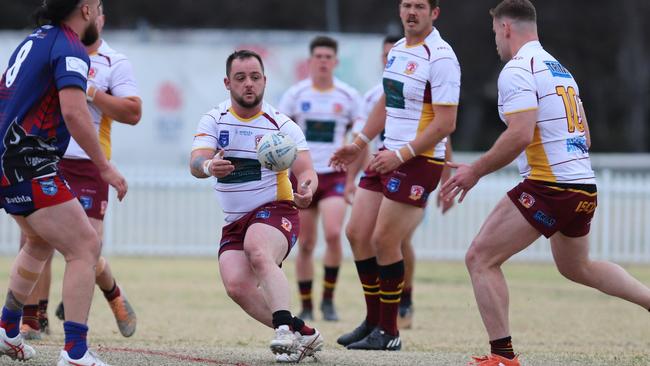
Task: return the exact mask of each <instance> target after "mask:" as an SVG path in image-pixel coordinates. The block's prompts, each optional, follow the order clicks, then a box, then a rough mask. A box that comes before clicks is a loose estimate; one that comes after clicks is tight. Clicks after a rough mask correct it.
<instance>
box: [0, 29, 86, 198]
mask: <svg viewBox="0 0 650 366" xmlns="http://www.w3.org/2000/svg"><path fill="white" fill-rule="evenodd" d="M89 66H90V59H89V58H88V55H87V53H86V49H85V48H84V46H83V44H82V43H81V41H80V40H79V36H78V35H77V34H76V33H75V32H74V31H72V29H70V28H69V27H67V26H65V25H61V26H43V27H40V28H37V29H35V30H34V32H33V33H32V34H30V35H29V36H27V38H25V40H24V41H23V42H22V43H21V44H20V45H19V46H18V47H17V48H16V50H15V51H14V53H13V54H12V56H11V58H10V59H9V65H8V68H7V70H6V71H5V73H4V74H3V75H2V80H0V139H1V140H0V186H8V185H14V184H18V183H21V182H23V181H27V180H30V179H32V178H38V177H44V176H48V175H53V174H55V173H56V172H57V162H58V161H59V159H60V158H61V157H62V156H63V153H64V152H65V150H66V148H67V146H68V142H69V141H70V133H69V132H68V129H67V128H66V125H65V123H64V121H63V116H62V114H61V106H60V103H59V94H58V92H59V90H61V89H64V88H69V87H76V88H80V89H82V90H83V91H85V90H86V82H87V79H88V69H89Z"/></svg>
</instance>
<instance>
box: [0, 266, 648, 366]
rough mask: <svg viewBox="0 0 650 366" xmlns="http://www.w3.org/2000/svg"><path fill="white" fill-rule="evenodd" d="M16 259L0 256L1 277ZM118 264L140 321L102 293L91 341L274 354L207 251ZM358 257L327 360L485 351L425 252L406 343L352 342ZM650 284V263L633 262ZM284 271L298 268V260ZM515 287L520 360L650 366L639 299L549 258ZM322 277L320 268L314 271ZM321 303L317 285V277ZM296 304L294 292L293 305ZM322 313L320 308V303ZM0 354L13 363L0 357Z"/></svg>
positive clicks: (187, 356)
mask: <svg viewBox="0 0 650 366" xmlns="http://www.w3.org/2000/svg"><path fill="white" fill-rule="evenodd" d="M11 260H12V259H11V258H0V268H2V271H0V288H6V282H7V278H8V274H7V272H8V270H9V267H10V263H11ZM111 264H112V266H113V269H114V272H115V273H116V275H117V276H118V281H120V283H121V284H122V285H123V287H124V288H125V290H126V292H127V294H128V295H129V298H130V299H131V302H132V304H133V305H134V307H135V309H136V311H137V313H138V320H139V322H138V330H137V332H136V334H135V336H134V337H133V338H131V339H125V338H122V337H121V336H120V335H119V333H118V331H117V329H116V327H115V324H114V322H113V318H112V314H111V313H110V310H109V309H108V306H107V305H106V302H105V301H104V300H103V297H102V296H101V294H100V293H99V292H97V293H96V296H95V302H94V304H93V309H92V313H91V319H90V322H89V326H90V329H91V333H90V343H91V346H92V347H94V348H98V349H99V350H100V353H101V355H102V357H103V358H104V359H105V360H106V361H107V362H110V363H112V364H115V365H261V364H262V365H263V364H272V360H273V357H272V355H271V354H270V352H269V351H268V350H267V348H266V344H267V342H268V341H269V340H270V338H271V336H272V331H271V330H270V329H266V328H264V327H262V326H260V325H258V324H257V323H256V322H254V321H253V320H251V319H249V318H248V317H247V316H246V315H245V314H244V313H243V312H242V311H241V310H239V308H238V307H237V306H236V305H235V304H234V303H233V302H231V301H230V299H229V298H228V297H227V295H226V294H225V292H224V290H223V287H222V285H221V283H220V279H219V275H218V271H217V262H216V259H215V258H209V259H169V258H166V259H160V258H112V259H111ZM62 267H63V265H62V261H61V260H60V258H59V260H57V261H56V267H55V276H54V277H55V278H54V286H53V290H52V295H51V303H52V305H51V311H50V317H51V318H52V319H51V323H52V327H53V334H52V335H51V336H49V337H47V338H46V339H45V340H44V341H41V342H35V343H34V345H35V346H36V347H37V351H38V352H39V354H38V356H37V358H36V359H35V360H34V361H31V362H30V363H29V364H31V365H51V364H53V360H55V359H56V355H57V353H58V350H59V347H60V345H61V344H62V327H61V324H60V322H59V321H58V320H57V319H55V318H54V315H53V309H54V307H55V306H56V304H57V303H58V301H59V299H60V279H61V274H62ZM353 267H354V266H353V265H352V263H350V262H347V263H345V265H344V267H343V269H342V271H341V281H340V285H339V288H338V289H337V293H336V300H337V305H338V310H339V315H340V316H341V318H342V321H340V322H338V323H327V322H320V321H316V322H315V323H314V324H315V326H316V327H318V328H319V329H320V330H321V331H322V333H323V335H324V336H325V338H326V348H325V351H324V352H322V356H321V357H320V364H322V365H369V364H372V365H465V364H466V363H467V361H468V357H469V356H470V355H472V354H483V353H485V352H486V351H487V350H488V348H487V339H486V335H485V334H484V330H483V326H482V323H481V321H480V318H479V315H478V311H477V309H476V305H475V302H474V298H473V295H472V290H471V286H470V283H469V278H468V276H467V273H466V271H465V268H464V266H463V265H462V264H460V263H438V262H421V263H419V264H418V267H417V271H416V272H417V276H416V285H415V300H414V301H415V306H416V313H415V327H414V329H412V330H407V331H403V332H402V338H403V341H404V351H403V352H398V353H385V352H351V351H346V350H344V349H342V348H341V347H340V346H338V345H336V342H335V340H336V338H337V337H338V336H339V335H340V334H341V333H343V332H345V331H348V330H350V329H351V328H352V327H354V326H356V325H357V323H358V322H359V321H360V320H361V317H362V315H363V311H364V308H363V305H362V304H363V299H362V297H361V290H360V285H359V284H358V281H357V277H356V272H355V271H354V268H353ZM629 269H630V270H631V271H632V272H633V273H634V274H635V276H637V277H638V278H639V279H641V280H642V281H644V282H645V283H648V284H650V268H647V267H641V266H638V267H630V268H629ZM285 270H286V271H287V273H288V274H289V275H290V277H292V274H293V263H287V264H286V265H285ZM505 271H506V275H507V277H508V279H509V284H510V289H511V319H512V329H513V337H514V342H515V347H516V350H517V351H518V352H521V353H522V360H523V361H524V364H525V365H540V366H541V365H649V364H650V351H649V350H650V327H649V326H648V325H649V323H650V314H649V313H648V312H647V311H644V310H643V309H641V308H639V307H637V306H635V305H631V304H628V303H625V302H623V301H620V300H618V299H613V298H610V297H608V296H605V295H602V294H600V293H598V292H596V291H593V290H591V289H587V288H583V287H581V286H578V285H575V284H573V283H570V282H568V281H566V280H564V279H563V278H561V277H560V275H558V274H557V272H556V271H555V269H554V267H552V266H551V265H546V264H524V263H517V264H511V265H508V266H506V268H505ZM319 278H320V277H319ZM315 288H316V291H315V295H316V304H317V303H318V301H319V299H320V285H317V286H315ZM296 303H297V296H296V298H295V299H294V304H296ZM316 316H317V317H320V314H319V313H318V312H317V313H316ZM0 364H3V365H4V364H12V363H11V362H9V361H8V359H7V358H0Z"/></svg>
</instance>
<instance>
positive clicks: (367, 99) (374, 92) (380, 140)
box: [352, 84, 384, 151]
mask: <svg viewBox="0 0 650 366" xmlns="http://www.w3.org/2000/svg"><path fill="white" fill-rule="evenodd" d="M383 94H384V86H383V85H382V84H377V85H375V87H374V88H372V89H370V90H368V91H367V92H366V94H364V95H363V108H362V109H361V119H359V120H358V121H356V122H355V123H354V127H352V133H354V134H359V133H361V131H363V128H364V127H365V126H366V123H367V122H368V117H369V116H370V112H372V109H373V108H374V107H375V105H376V104H377V102H379V98H381V96H382V95H383ZM383 145H384V132H383V131H382V132H381V133H380V134H379V136H377V137H375V138H374V139H373V140H372V142H371V149H372V150H373V151H377V150H379V149H380V148H381V147H382V146H383Z"/></svg>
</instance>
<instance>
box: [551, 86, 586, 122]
mask: <svg viewBox="0 0 650 366" xmlns="http://www.w3.org/2000/svg"><path fill="white" fill-rule="evenodd" d="M555 91H556V93H557V95H559V96H561V97H562V101H563V102H564V109H565V110H566V120H567V124H568V126H567V127H568V129H569V133H573V132H575V131H576V127H577V128H578V131H580V132H584V131H585V126H584V124H583V123H582V118H581V117H580V113H579V112H578V96H577V95H576V90H575V89H574V88H573V87H572V86H570V87H568V88H567V87H564V86H562V85H558V86H556V87H555Z"/></svg>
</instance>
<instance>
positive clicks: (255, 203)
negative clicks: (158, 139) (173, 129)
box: [190, 50, 323, 362]
mask: <svg viewBox="0 0 650 366" xmlns="http://www.w3.org/2000/svg"><path fill="white" fill-rule="evenodd" d="M224 83H225V86H226V89H228V90H229V91H230V99H229V100H227V101H225V102H223V103H221V104H220V105H219V106H218V107H217V108H215V109H212V110H211V111H209V112H208V113H206V114H205V115H204V116H203V118H202V119H201V121H200V122H199V126H198V132H197V134H196V135H195V137H194V143H193V146H192V155H191V160H190V169H191V172H192V175H194V176H195V177H197V178H209V177H215V178H216V183H215V190H216V192H217V198H218V200H219V201H220V204H221V207H222V208H223V211H224V214H225V220H226V224H225V226H223V228H222V235H221V242H220V245H219V246H220V247H219V270H220V273H221V280H222V281H223V284H224V286H225V288H226V292H227V293H228V296H230V297H231V298H232V299H233V300H234V301H235V302H236V303H237V304H238V305H239V306H240V307H241V308H242V309H243V310H244V311H245V312H246V313H248V315H250V316H251V317H252V318H254V319H255V320H257V321H259V322H260V323H262V324H264V325H266V326H268V327H271V328H273V329H275V338H274V339H273V340H272V341H271V344H270V347H271V351H272V352H273V353H275V354H276V360H277V361H278V362H299V361H301V360H302V359H303V358H305V357H308V356H313V355H314V354H315V352H316V351H318V350H320V349H321V348H322V346H323V338H322V337H321V335H320V333H319V332H318V331H317V330H316V329H313V328H310V327H308V326H306V325H305V322H304V321H303V320H301V319H299V318H297V317H294V316H292V315H291V312H290V311H289V302H290V298H291V296H290V291H289V282H288V280H287V277H286V276H285V274H284V272H283V271H282V269H281V268H280V265H281V264H282V261H283V260H284V259H285V258H286V257H287V255H288V254H289V251H290V250H291V248H292V247H293V245H294V244H295V243H296V240H297V239H298V233H299V231H300V221H299V218H298V207H303V208H304V207H307V206H309V204H310V203H311V200H312V196H313V192H314V191H315V190H316V188H317V186H318V178H317V176H316V172H315V171H314V168H313V164H312V161H311V156H310V154H309V151H308V148H307V142H306V140H305V135H304V134H303V133H302V131H301V130H300V127H298V125H296V124H295V123H294V122H293V121H292V120H291V119H289V118H288V117H287V116H285V115H283V114H281V113H280V112H278V111H277V110H276V109H275V108H273V107H272V106H270V105H269V104H267V103H265V102H263V97H264V88H265V86H266V76H264V66H263V64H262V59H261V58H260V56H259V55H258V54H256V53H254V52H251V51H247V50H242V51H237V52H235V53H233V54H232V55H230V56H229V57H228V60H227V62H226V78H225V79H224ZM278 131H279V132H282V133H284V134H286V135H288V136H289V137H291V139H292V140H293V141H295V143H296V145H297V148H298V153H297V155H298V156H297V158H296V160H295V162H294V163H293V165H292V166H291V171H292V172H293V174H294V175H295V176H296V178H297V181H298V184H299V187H298V191H297V192H296V193H293V190H292V186H291V182H290V181H289V173H288V170H284V171H281V172H275V171H271V170H269V169H266V168H265V167H262V166H261V164H260V162H259V161H258V160H257V143H258V141H259V140H260V139H261V138H262V137H263V136H264V135H265V134H267V133H276V132H278Z"/></svg>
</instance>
